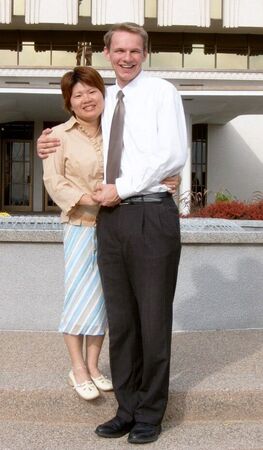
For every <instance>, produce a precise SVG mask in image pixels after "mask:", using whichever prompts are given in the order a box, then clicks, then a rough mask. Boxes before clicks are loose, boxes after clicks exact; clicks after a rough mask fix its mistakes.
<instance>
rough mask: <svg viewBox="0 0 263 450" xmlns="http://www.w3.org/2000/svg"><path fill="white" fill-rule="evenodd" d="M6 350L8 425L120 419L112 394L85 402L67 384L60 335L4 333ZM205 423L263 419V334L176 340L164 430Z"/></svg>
mask: <svg viewBox="0 0 263 450" xmlns="http://www.w3.org/2000/svg"><path fill="white" fill-rule="evenodd" d="M107 347H108V345H107V342H105V345H104V348H103V352H102V357H101V370H102V371H103V372H104V373H105V374H107V375H110V372H109V363H108V352H107ZM0 349H1V351H0V368H1V370H0V405H1V408H0V420H1V421H2V423H8V422H7V421H15V422H16V423H17V426H19V421H21V422H24V421H26V422H27V423H31V422H34V421H36V422H42V423H46V426H51V425H52V426H55V425H56V424H61V423H63V424H64V425H65V426H66V427H67V425H66V424H68V425H69V426H72V427H73V426H82V425H83V426H86V425H87V424H88V425H89V427H92V429H93V428H94V426H96V425H97V424H98V423H100V422H102V421H104V420H108V419H109V418H110V417H111V416H112V415H114V413H115V410H116V402H115V399H114V395H113V394H112V393H108V394H105V395H102V396H101V397H100V398H99V399H97V400H94V401H93V402H86V401H84V400H82V399H80V398H79V397H78V396H77V394H76V393H75V392H74V391H73V389H72V388H70V387H69V386H68V385H67V383H66V379H67V374H68V371H69V360H68V356H67V352H66V350H65V347H64V344H63V340H62V337H61V335H59V334H57V333H51V332H49V333H44V332H43V333H39V332H37V333H36V332H14V331H10V332H0ZM200 420H201V421H211V420H214V421H222V423H223V422H224V421H227V422H229V421H231V422H232V421H235V422H236V421H238V422H239V421H245V420H247V421H256V422H258V421H260V420H263V330H242V331H210V332H204V331H202V332H194V333H176V334H174V336H173V344H172V361H171V383H170V400H169V404H168V408H167V413H166V416H165V420H164V425H165V426H166V427H172V426H174V425H178V424H182V423H184V422H185V421H200ZM32 426H33V425H32ZM0 448H1V447H0ZM251 448H252V447H251ZM261 448H262V449H263V440H262V446H261Z"/></svg>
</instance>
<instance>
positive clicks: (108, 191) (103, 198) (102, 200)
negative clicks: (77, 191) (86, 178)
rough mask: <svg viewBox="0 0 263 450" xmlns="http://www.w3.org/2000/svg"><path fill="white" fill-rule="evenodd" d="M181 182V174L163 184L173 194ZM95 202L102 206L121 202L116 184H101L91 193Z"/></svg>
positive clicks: (164, 181) (169, 178)
mask: <svg viewBox="0 0 263 450" xmlns="http://www.w3.org/2000/svg"><path fill="white" fill-rule="evenodd" d="M180 182H181V177H180V175H175V176H173V177H167V178H165V179H164V180H163V181H162V182H161V184H165V185H166V186H167V187H168V190H169V192H170V193H171V194H175V193H176V190H177V188H178V186H179V184H180ZM91 198H92V200H93V201H94V202H96V203H99V204H100V205H101V206H109V207H112V206H116V205H118V204H119V203H120V202H121V198H120V197H119V195H118V192H117V189H116V186H115V184H99V185H98V186H97V188H96V190H95V191H94V192H93V194H92V195H91Z"/></svg>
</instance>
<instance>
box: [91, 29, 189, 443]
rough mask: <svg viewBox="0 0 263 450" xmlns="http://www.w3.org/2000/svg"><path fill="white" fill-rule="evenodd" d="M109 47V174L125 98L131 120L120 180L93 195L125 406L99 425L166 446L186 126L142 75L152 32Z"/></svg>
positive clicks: (123, 37)
mask: <svg viewBox="0 0 263 450" xmlns="http://www.w3.org/2000/svg"><path fill="white" fill-rule="evenodd" d="M104 42H105V49H104V53H105V56H106V58H107V59H108V60H109V61H110V62H111V64H112V67H113V69H114V71H115V74H116V84H115V85H114V86H111V87H109V88H108V90H107V96H106V102H105V110H104V115H103V121H102V129H103V141H104V155H105V169H106V167H107V166H106V162H107V156H108V151H109V142H110V138H111V133H112V130H111V123H112V121H113V116H114V110H115V106H116V104H117V102H118V100H117V98H118V97H119V95H120V94H119V93H120V91H121V97H123V100H122V102H123V105H124V106H123V107H122V108H123V109H124V110H125V120H124V129H123V148H122V154H121V162H120V171H119V174H118V175H117V177H116V179H115V180H114V182H110V183H108V184H103V185H101V186H100V187H99V189H98V190H97V193H96V194H95V195H94V199H95V200H97V201H98V202H100V204H101V205H102V207H101V209H100V212H99V215H98V224H97V237H98V263H99V268H100V274H101V280H102V285H103V290H104V293H105V300H106V309H107V314H108V320H109V335H110V362H111V371H112V379H113V385H114V391H115V395H116V398H117V401H118V410H117V414H116V416H115V417H114V418H113V419H111V420H110V421H108V422H106V423H104V424H102V425H99V426H98V427H97V429H96V433H97V434H98V435H99V436H102V437H105V438H115V437H116V438H117V437H120V436H123V435H124V434H126V433H129V436H128V441H129V442H130V443H135V444H140V443H147V442H152V441H155V440H157V439H158V436H159V434H160V432H161V422H162V418H163V415H164V412H165V409H166V405H167V399H168V385H169V364H170V346H171V332H172V308H173V306H172V305H173V298H174V292H175V286H176V278H177V269H178V263H179V258H180V248H181V244H180V230H179V218H178V210H177V207H176V205H175V203H174V201H173V199H172V196H171V195H170V194H169V193H168V192H167V190H166V189H167V188H166V187H165V186H164V185H163V184H161V180H163V179H164V178H165V177H169V176H171V175H174V174H176V173H178V172H179V171H180V170H181V169H182V167H183V165H184V163H185V160H186V129H185V118H184V112H183V108H182V102H181V98H180V96H179V94H178V92H177V91H176V89H175V88H174V86H173V85H172V84H171V83H169V82H167V81H165V80H162V79H159V78H153V77H149V76H147V75H146V74H145V73H144V72H143V71H142V63H143V62H144V61H145V59H146V57H147V46H148V35H147V33H146V31H145V30H144V29H143V28H142V27H139V26H137V25H133V24H127V23H126V24H119V25H115V26H113V27H112V29H111V30H110V31H109V32H108V33H106V35H105V38H104ZM116 127H117V126H116ZM111 155H112V153H111V154H110V156H109V159H110V158H111V157H112V156H111ZM105 173H106V170H105Z"/></svg>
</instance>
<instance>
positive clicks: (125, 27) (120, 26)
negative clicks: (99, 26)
mask: <svg viewBox="0 0 263 450" xmlns="http://www.w3.org/2000/svg"><path fill="white" fill-rule="evenodd" d="M115 31H127V32H128V33H133V34H138V35H139V36H141V38H142V42H143V50H144V51H147V50H148V33H147V31H146V30H145V29H144V28H143V27H141V26H140V25H137V23H130V22H124V23H116V24H114V25H113V26H112V27H111V29H110V30H109V31H108V32H107V33H106V34H105V35H104V44H105V47H106V48H107V49H108V50H109V49H110V46H111V40H112V36H113V34H114V33H115Z"/></svg>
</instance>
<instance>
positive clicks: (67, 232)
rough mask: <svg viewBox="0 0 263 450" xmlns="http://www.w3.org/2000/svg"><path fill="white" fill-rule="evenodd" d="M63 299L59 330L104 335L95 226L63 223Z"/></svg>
mask: <svg viewBox="0 0 263 450" xmlns="http://www.w3.org/2000/svg"><path fill="white" fill-rule="evenodd" d="M64 258H65V301H64V308H63V313H62V317H61V322H60V326H59V331H61V332H62V333H68V334H74V335H79V334H82V335H93V336H98V335H103V334H105V330H106V327H107V317H106V309H105V302H104V297H103V292H102V287H101V281H100V275H99V269H98V265H97V238H96V228H95V227H84V226H76V225H70V224H65V225H64Z"/></svg>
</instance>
